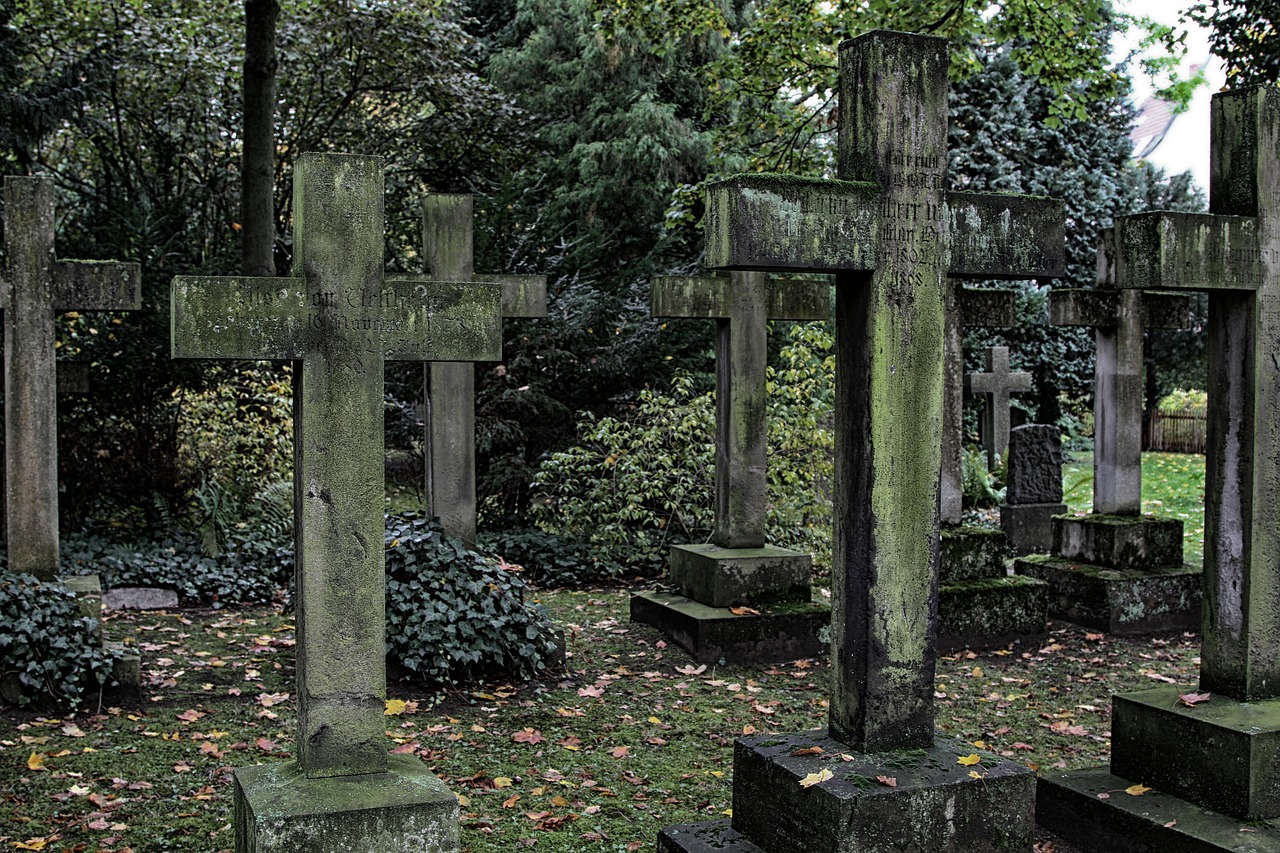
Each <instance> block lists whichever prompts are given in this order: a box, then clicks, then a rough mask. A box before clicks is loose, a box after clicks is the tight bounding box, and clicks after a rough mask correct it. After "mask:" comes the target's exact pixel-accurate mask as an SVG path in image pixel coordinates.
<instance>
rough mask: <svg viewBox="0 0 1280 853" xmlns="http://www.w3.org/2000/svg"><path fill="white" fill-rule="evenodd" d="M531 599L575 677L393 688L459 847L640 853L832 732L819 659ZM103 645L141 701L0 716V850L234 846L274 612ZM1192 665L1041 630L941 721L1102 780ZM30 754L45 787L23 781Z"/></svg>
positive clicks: (1008, 753)
mask: <svg viewBox="0 0 1280 853" xmlns="http://www.w3.org/2000/svg"><path fill="white" fill-rule="evenodd" d="M538 597H539V599H540V600H541V602H542V603H544V604H546V605H548V607H550V609H551V611H552V615H553V617H554V618H555V619H556V620H557V621H558V622H559V623H560V624H561V625H562V626H564V627H565V629H566V632H567V634H568V636H569V637H570V641H569V652H570V657H569V661H568V669H567V670H565V671H562V672H556V673H550V674H548V675H547V676H546V677H544V678H543V679H542V680H541V681H538V682H532V683H528V684H510V683H506V682H504V681H501V680H490V681H487V682H484V683H480V684H474V685H471V686H469V687H467V688H465V689H460V690H455V691H451V692H448V693H445V694H436V693H431V692H428V691H426V690H425V689H424V688H422V687H421V686H419V685H414V684H412V683H392V684H391V686H390V689H389V695H388V700H389V701H388V705H387V710H388V713H387V716H386V717H385V719H386V728H387V734H388V743H387V745H388V749H390V750H393V751H395V752H398V753H401V754H414V755H417V756H419V757H420V758H421V759H422V760H423V761H424V762H425V763H426V764H427V765H428V766H429V767H431V769H432V770H433V771H434V772H435V773H437V774H438V775H439V776H440V777H441V778H442V779H443V780H444V781H445V783H446V784H447V785H448V786H449V787H450V788H451V789H452V790H453V791H454V792H455V793H457V794H458V795H459V796H460V799H461V803H462V806H461V808H462V816H463V848H464V849H465V850H469V851H473V853H481V851H499V850H502V851H506V850H511V849H521V848H524V847H534V848H536V849H538V850H543V851H580V850H602V851H613V850H626V849H637V850H638V849H650V848H651V847H652V844H653V843H654V839H655V838H656V836H657V833H658V831H659V830H660V829H661V828H662V827H664V826H667V825H669V824H672V823H682V822H690V821H700V820H709V819H714V818H717V817H721V816H724V815H725V814H727V813H728V812H729V809H730V805H731V795H732V743H733V739H734V738H735V737H738V736H740V735H743V734H754V733H760V734H762V733H771V732H788V731H802V730H809V729H816V728H820V727H822V726H823V725H825V721H826V715H827V695H826V691H827V683H828V671H827V666H826V664H825V663H824V662H820V661H815V660H802V661H794V662H790V663H780V664H772V665H762V666H754V667H746V666H706V667H703V666H702V665H696V666H695V665H694V664H693V663H692V662H691V660H690V658H689V657H688V655H686V654H684V653H683V652H682V651H681V650H679V649H678V648H677V647H675V646H672V645H668V644H667V642H666V641H664V640H663V639H662V638H661V637H660V636H659V635H658V634H657V633H656V632H655V631H653V630H652V629H650V628H648V627H645V626H638V625H631V624H629V623H628V622H626V621H625V618H626V617H625V614H626V611H627V603H628V597H629V593H628V592H626V591H599V590H597V591H592V592H589V593H583V592H555V593H540V594H539V595H538ZM107 633H108V635H109V636H110V637H111V638H113V639H115V638H124V637H129V638H132V642H133V643H135V644H137V645H138V646H139V647H140V648H143V649H147V648H148V647H150V650H149V651H144V654H143V672H144V681H145V682H146V684H145V686H144V689H143V692H142V695H141V696H140V697H138V698H137V699H135V700H133V701H132V702H130V701H126V700H125V699H120V700H119V701H118V702H116V704H113V705H108V706H105V707H103V708H102V709H100V710H99V709H93V711H92V712H80V713H77V714H64V715H57V716H55V715H43V716H42V715H40V714H39V713H37V712H29V711H22V710H9V711H7V712H6V713H5V714H4V715H3V717H2V718H0V791H4V792H5V794H4V799H3V800H0V845H3V846H5V847H7V848H12V849H23V848H19V847H17V846H16V845H17V844H19V843H21V844H26V843H30V842H32V840H33V839H56V840H47V841H45V842H44V843H45V845H46V846H45V849H53V847H54V846H56V848H57V849H59V850H62V849H67V850H71V849H75V848H76V847H77V845H84V846H83V847H82V848H81V849H84V850H90V851H98V850H101V851H110V853H123V851H125V850H131V851H133V853H159V851H165V850H174V849H182V850H193V851H200V850H207V851H222V850H228V849H230V848H231V847H232V846H233V838H232V834H231V830H230V820H231V815H230V808H231V802H230V793H231V784H230V782H231V776H230V774H231V771H232V770H233V769H234V768H235V767H238V766H243V765H250V764H258V763H263V762H267V761H279V760H282V759H284V758H285V757H287V756H288V755H289V754H290V753H291V752H292V748H293V737H294V726H295V719H294V714H295V708H296V706H295V699H294V696H293V691H294V687H295V686H294V683H293V634H292V625H291V622H290V621H289V620H288V619H286V618H285V617H284V616H282V615H281V614H280V613H278V612H276V611H273V610H270V609H254V610H244V611H239V612H236V613H227V612H225V611H220V612H213V611H205V612H200V611H186V612H183V613H180V614H166V615H156V614H132V615H123V616H119V617H115V618H113V619H112V620H111V621H109V622H108V623H107ZM201 652H203V653H204V654H201ZM1197 653H1198V644H1197V639H1196V637H1195V636H1193V635H1179V636H1175V637H1166V638H1157V639H1120V638H1111V637H1106V636H1103V635H1100V634H1096V633H1092V632H1087V631H1083V630H1081V629H1078V628H1074V627H1070V626H1066V625H1055V626H1054V627H1053V629H1052V631H1051V633H1050V635H1049V637H1048V639H1047V640H1046V641H1045V642H1044V643H1042V644H1040V645H1038V646H1037V647H1035V648H1021V647H1017V646H1015V647H1013V648H1012V649H1007V650H998V651H996V652H984V653H981V654H979V653H973V652H962V653H960V654H956V655H951V656H948V657H945V658H943V659H942V660H940V661H939V665H938V680H937V687H936V690H937V698H936V699H935V707H936V712H937V724H938V727H939V729H940V730H941V731H942V732H943V733H945V734H947V735H951V736H954V737H957V738H959V739H961V740H963V741H965V742H967V743H970V744H972V746H973V749H974V750H975V751H976V750H988V751H992V752H995V753H997V754H999V755H1002V756H1005V757H1008V758H1010V759H1012V760H1016V761H1020V762H1023V763H1026V764H1029V765H1032V766H1035V767H1040V768H1044V769H1045V770H1050V769H1064V768H1066V769H1071V768H1075V767H1082V766H1088V765H1094V764H1099V763H1105V761H1106V760H1107V757H1108V738H1109V734H1110V732H1109V728H1110V698H1109V697H1110V694H1111V692H1113V691H1116V690H1132V689H1136V688H1140V687H1145V686H1150V685H1153V684H1156V683H1160V682H1163V681H1166V680H1167V681H1170V682H1175V683H1178V684H1187V685H1189V687H1188V691H1184V692H1189V691H1190V689H1191V688H1190V685H1192V684H1194V681H1195V674H1196V667H1197V664H1198V658H1197V657H1196V655H1197ZM214 661H216V662H217V665H214V664H213V662H214ZM112 701H113V702H114V701H115V700H112ZM402 703H403V704H402ZM33 753H34V754H38V755H40V756H42V758H41V759H40V762H39V763H40V764H41V766H42V768H43V769H41V770H38V771H37V770H33V769H31V768H30V767H28V761H29V757H30V756H31V755H32V754H33ZM977 767H979V768H980V765H977ZM975 772H976V769H975ZM892 778H893V777H892V776H890V775H886V776H885V779H886V780H889V779H892ZM880 784H883V785H888V784H889V782H888V781H882V782H881V783H880ZM1046 843H1050V844H1051V843H1052V842H1046ZM1041 849H1042V850H1043V851H1048V850H1066V848H1065V847H1062V846H1058V847H1045V846H1043V845H1042V847H1041Z"/></svg>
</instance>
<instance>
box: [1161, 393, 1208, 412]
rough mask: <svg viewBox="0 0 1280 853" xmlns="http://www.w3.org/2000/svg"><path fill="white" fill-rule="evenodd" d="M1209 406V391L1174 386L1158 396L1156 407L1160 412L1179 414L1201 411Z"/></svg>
mask: <svg viewBox="0 0 1280 853" xmlns="http://www.w3.org/2000/svg"><path fill="white" fill-rule="evenodd" d="M1208 407H1209V393H1208V392H1207V391H1201V390H1199V389H1197V388H1192V389H1191V390H1186V389H1183V388H1175V389H1174V390H1173V391H1170V392H1169V393H1168V394H1166V395H1165V396H1163V397H1161V398H1160V402H1159V404H1157V408H1159V409H1160V413H1161V414H1165V415H1181V414H1194V413H1197V412H1203V411H1204V410H1205V409H1207V408H1208Z"/></svg>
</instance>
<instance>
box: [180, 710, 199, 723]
mask: <svg viewBox="0 0 1280 853" xmlns="http://www.w3.org/2000/svg"><path fill="white" fill-rule="evenodd" d="M203 716H204V711H197V710H196V709H195V708H188V709H187V710H185V711H183V712H182V713H181V714H178V719H179V720H182V721H183V722H186V723H194V722H195V721H196V720H198V719H200V718H201V717H203Z"/></svg>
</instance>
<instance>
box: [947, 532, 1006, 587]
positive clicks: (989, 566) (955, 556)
mask: <svg viewBox="0 0 1280 853" xmlns="http://www.w3.org/2000/svg"><path fill="white" fill-rule="evenodd" d="M1008 553H1009V538H1008V537H1007V536H1006V535H1005V533H1004V531H1003V530H997V529H996V528H993V527H976V526H967V527H944V528H942V554H941V559H940V565H941V569H940V572H941V578H942V583H944V584H949V583H960V582H962V581H972V580H979V579H980V578H998V577H1004V575H1005V574H1007V572H1006V571H1005V566H1004V558H1005V556H1006V555H1007V554H1008Z"/></svg>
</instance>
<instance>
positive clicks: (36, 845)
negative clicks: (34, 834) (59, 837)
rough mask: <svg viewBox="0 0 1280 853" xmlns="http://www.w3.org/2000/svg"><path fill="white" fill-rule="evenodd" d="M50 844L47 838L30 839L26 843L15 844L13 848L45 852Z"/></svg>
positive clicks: (16, 842) (17, 842)
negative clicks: (45, 847)
mask: <svg viewBox="0 0 1280 853" xmlns="http://www.w3.org/2000/svg"><path fill="white" fill-rule="evenodd" d="M48 843H49V841H48V839H46V838H28V839H27V840H26V841H15V842H13V846H14V847H17V848H18V849H19V850H43V849H44V846H45V845H46V844H48Z"/></svg>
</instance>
